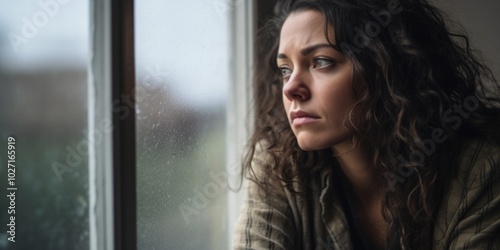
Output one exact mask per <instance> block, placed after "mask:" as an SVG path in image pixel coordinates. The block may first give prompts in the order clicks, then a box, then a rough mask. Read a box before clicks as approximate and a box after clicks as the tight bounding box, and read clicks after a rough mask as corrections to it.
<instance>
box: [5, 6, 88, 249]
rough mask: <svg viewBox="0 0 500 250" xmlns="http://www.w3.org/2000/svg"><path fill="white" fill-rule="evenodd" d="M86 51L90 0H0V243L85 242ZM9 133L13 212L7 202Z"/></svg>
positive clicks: (57, 245) (71, 245)
mask: <svg viewBox="0 0 500 250" xmlns="http://www.w3.org/2000/svg"><path fill="white" fill-rule="evenodd" d="M87 54H88V1H55V0H46V1H28V0H23V1H4V2H3V3H2V8H0V90H1V91H0V145H1V146H0V183H1V184H2V185H1V187H0V225H3V226H2V227H1V230H0V249H88V248H89V235H88V210H89V209H88V173H87V172H88V167H87V162H88V161H87V152H88V151H87V146H88V145H87V144H86V143H88V141H87V139H86V136H85V134H86V132H85V131H86V128H87V126H86V124H87V101H86V99H87V90H86V89H87V87H86V86H87V59H88V58H87ZM10 136H11V137H13V138H15V140H16V144H15V145H16V149H15V150H16V153H15V155H16V162H15V169H16V173H15V174H16V176H15V183H14V184H15V185H14V186H15V187H16V188H17V190H16V191H15V194H16V196H15V215H14V214H8V213H7V210H6V208H8V207H9V206H10V204H9V203H10V199H9V201H8V200H7V199H6V195H7V184H6V183H7V168H8V166H7V138H8V137H10ZM9 193H10V191H9ZM10 216H15V238H11V237H12V235H11V234H10V233H8V234H6V231H7V227H6V224H9V223H11V218H10ZM9 238H11V239H13V240H15V241H16V243H15V244H13V243H12V242H10V241H9Z"/></svg>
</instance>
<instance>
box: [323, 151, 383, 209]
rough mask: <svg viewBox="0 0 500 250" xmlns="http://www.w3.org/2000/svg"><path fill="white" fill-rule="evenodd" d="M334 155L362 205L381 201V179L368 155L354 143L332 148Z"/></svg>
mask: <svg viewBox="0 0 500 250" xmlns="http://www.w3.org/2000/svg"><path fill="white" fill-rule="evenodd" d="M332 151H333V155H334V156H335V158H336V159H337V162H338V163H339V165H340V169H341V170H342V172H343V173H344V176H345V178H346V181H347V182H348V183H349V184H350V186H351V188H352V191H353V192H354V195H355V196H356V197H352V198H355V199H356V200H358V201H359V202H361V203H372V204H373V202H376V201H378V200H379V199H380V190H381V185H380V182H379V180H380V178H378V177H377V175H378V173H377V171H376V170H375V168H374V167H373V166H372V164H371V161H370V160H369V157H368V154H367V153H366V152H365V151H363V150H361V149H360V147H354V145H353V144H352V143H344V144H342V145H335V146H334V147H332Z"/></svg>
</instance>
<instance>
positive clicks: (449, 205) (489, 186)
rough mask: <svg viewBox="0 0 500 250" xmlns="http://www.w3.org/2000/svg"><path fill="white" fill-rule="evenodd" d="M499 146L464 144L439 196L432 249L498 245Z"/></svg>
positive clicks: (479, 141) (499, 201) (478, 142)
mask: <svg viewBox="0 0 500 250" xmlns="http://www.w3.org/2000/svg"><path fill="white" fill-rule="evenodd" d="M499 179H500V146H499V144H498V143H495V142H491V141H487V140H475V141H471V142H469V143H467V144H466V146H465V147H464V150H463V151H462V154H461V161H460V162H459V169H458V173H457V175H456V177H455V178H454V179H453V180H452V181H451V183H450V185H449V187H448V188H447V189H446V190H445V192H444V194H443V201H442V203H441V206H440V209H439V212H438V216H437V218H436V225H435V228H434V238H435V240H436V242H435V243H436V246H438V247H437V248H436V249H491V248H489V247H488V246H492V244H498V243H500V242H499V241H500V238H498V237H496V236H495V233H494V231H492V230H491V229H493V228H498V227H500V221H499V220H498V210H497V208H498V207H500V199H499V197H500V182H499Z"/></svg>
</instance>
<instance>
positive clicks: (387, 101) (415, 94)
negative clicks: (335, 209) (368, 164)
mask: <svg viewBox="0 0 500 250" xmlns="http://www.w3.org/2000/svg"><path fill="white" fill-rule="evenodd" d="M301 10H316V11H320V12H321V13H323V14H324V16H325V17H326V22H325V36H326V37H327V38H329V37H331V36H329V35H328V25H331V26H333V28H334V32H335V41H330V43H331V44H336V45H337V47H340V49H341V51H342V52H343V53H344V54H345V55H346V56H347V57H348V58H349V59H350V60H352V62H353V65H354V71H355V79H354V80H353V82H354V86H353V88H354V90H355V91H356V93H357V94H358V95H359V101H358V102H357V103H356V104H355V105H354V107H353V108H352V109H351V110H350V111H351V112H350V113H349V114H350V115H351V114H352V110H353V109H354V108H356V113H358V114H359V112H360V110H361V111H362V112H361V114H362V118H363V119H362V121H361V122H360V123H357V124H353V123H352V122H351V121H350V119H346V120H345V121H344V126H345V127H346V128H347V129H349V130H350V131H351V132H352V134H353V138H354V141H355V142H356V144H357V145H363V147H364V148H367V149H368V150H369V155H370V157H371V161H372V164H373V166H375V167H376V168H377V171H378V172H379V173H380V179H381V180H383V182H382V183H384V185H383V193H384V195H383V201H384V203H383V204H384V205H383V206H384V207H383V213H384V218H385V219H386V221H387V222H388V223H389V233H388V238H387V239H386V243H387V248H388V249H400V248H401V246H402V245H403V246H404V247H405V248H406V249H430V248H432V242H433V237H432V235H433V226H434V223H433V222H434V217H435V212H436V211H437V207H438V205H439V203H440V202H439V201H440V200H441V198H442V190H443V189H444V187H446V186H447V185H448V184H449V182H450V180H451V179H452V178H453V177H454V173H455V170H456V169H457V164H458V162H457V158H458V157H457V155H459V154H460V150H462V149H463V146H464V145H465V144H466V143H467V142H468V141H470V140H473V139H485V140H489V141H492V142H495V143H499V142H500V135H499V133H498V132H497V131H498V127H499V125H500V120H499V119H500V109H499V107H500V105H499V103H500V99H499V96H500V95H499V91H498V90H499V86H498V83H497V82H496V80H495V77H494V76H493V74H492V72H491V70H490V69H489V68H488V67H487V66H485V65H484V64H483V63H482V60H480V57H479V55H478V53H477V52H476V51H474V50H473V49H472V48H471V46H470V44H469V40H468V38H467V36H466V35H464V34H465V32H463V31H462V30H463V29H461V28H460V27H453V29H457V31H452V27H449V26H448V24H447V21H446V20H447V19H445V18H444V17H445V15H444V14H443V13H441V12H440V11H439V10H438V9H437V8H436V7H434V6H433V5H431V4H430V3H429V2H428V1H427V0H400V1H395V0H389V1H388V0H295V1H280V2H278V5H277V8H276V10H275V12H279V13H277V14H278V16H277V17H275V18H273V19H271V20H270V21H268V22H267V24H266V25H265V27H264V28H262V29H261V30H260V31H259V36H258V41H257V55H258V56H257V60H256V64H255V81H254V88H253V89H254V96H253V98H254V104H253V105H254V108H255V114H256V116H255V130H254V132H253V135H252V137H251V139H250V141H249V144H248V147H247V152H246V157H245V160H244V163H243V167H244V174H245V175H246V176H247V177H248V178H249V179H250V180H252V181H255V182H256V183H258V184H259V185H261V186H263V187H264V189H265V190H267V191H268V192H270V193H272V190H273V188H275V187H274V186H273V185H276V184H278V185H281V186H282V187H287V188H289V189H290V190H292V191H294V190H293V187H292V184H293V183H295V182H300V183H302V184H304V185H305V186H307V183H306V182H307V181H308V178H307V177H308V176H310V175H311V174H312V173H315V172H317V171H319V170H321V168H322V167H325V164H320V163H324V162H326V163H328V162H332V161H335V159H334V158H332V152H331V149H324V150H318V151H304V150H301V149H300V147H299V146H298V143H297V140H296V137H295V136H294V134H293V132H292V130H291V127H290V125H289V122H288V119H287V116H286V112H285V110H284V107H283V104H282V100H281V99H282V80H281V75H280V74H279V71H278V69H277V65H276V56H277V51H278V45H279V33H280V29H281V26H282V25H283V22H284V20H285V19H286V18H287V16H288V15H289V14H290V13H293V12H297V11H301ZM436 138H439V139H436ZM261 143H262V145H265V146H264V148H263V152H262V154H264V155H265V157H266V158H267V159H270V160H269V161H268V162H266V163H265V164H266V166H263V171H265V174H264V175H263V176H266V178H260V179H259V178H257V176H256V175H255V173H254V170H253V169H252V164H251V163H252V161H253V160H254V158H255V157H256V148H257V147H258V145H259V144H261ZM431 146H432V147H431ZM403 158H404V159H405V160H402V159H403ZM294 163H300V167H292V166H296V165H297V164H294ZM331 165H332V164H330V166H331ZM396 185H397V188H395V187H396ZM297 195H300V191H297Z"/></svg>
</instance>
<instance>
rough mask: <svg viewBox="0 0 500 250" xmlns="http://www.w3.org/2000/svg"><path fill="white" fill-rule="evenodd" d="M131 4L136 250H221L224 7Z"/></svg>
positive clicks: (160, 1) (200, 1)
mask: <svg viewBox="0 0 500 250" xmlns="http://www.w3.org/2000/svg"><path fill="white" fill-rule="evenodd" d="M135 4H136V6H135V15H136V17H135V21H136V24H135V25H136V26H135V32H136V33H135V36H136V60H137V61H136V62H137V90H136V95H137V96H136V100H137V147H138V148H137V159H138V165H137V167H138V169H137V173H138V176H137V178H138V179H137V185H138V249H148V250H149V249H182V250H184V249H217V250H219V249H226V248H227V247H228V246H227V241H228V240H227V237H228V232H227V230H228V229H227V221H226V218H227V217H226V214H227V205H226V204H227V203H226V200H227V190H228V189H227V188H226V183H227V181H226V177H227V174H226V171H225V166H226V161H225V159H226V149H225V148H226V102H227V101H226V100H227V88H228V82H229V51H230V47H229V42H230V41H229V39H230V36H229V21H228V20H229V13H230V12H229V11H228V9H229V8H231V5H229V4H225V3H224V2H223V1H211V0H210V1H208V0H192V1H177V0H168V1H165V0H150V1H136V3H135Z"/></svg>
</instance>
